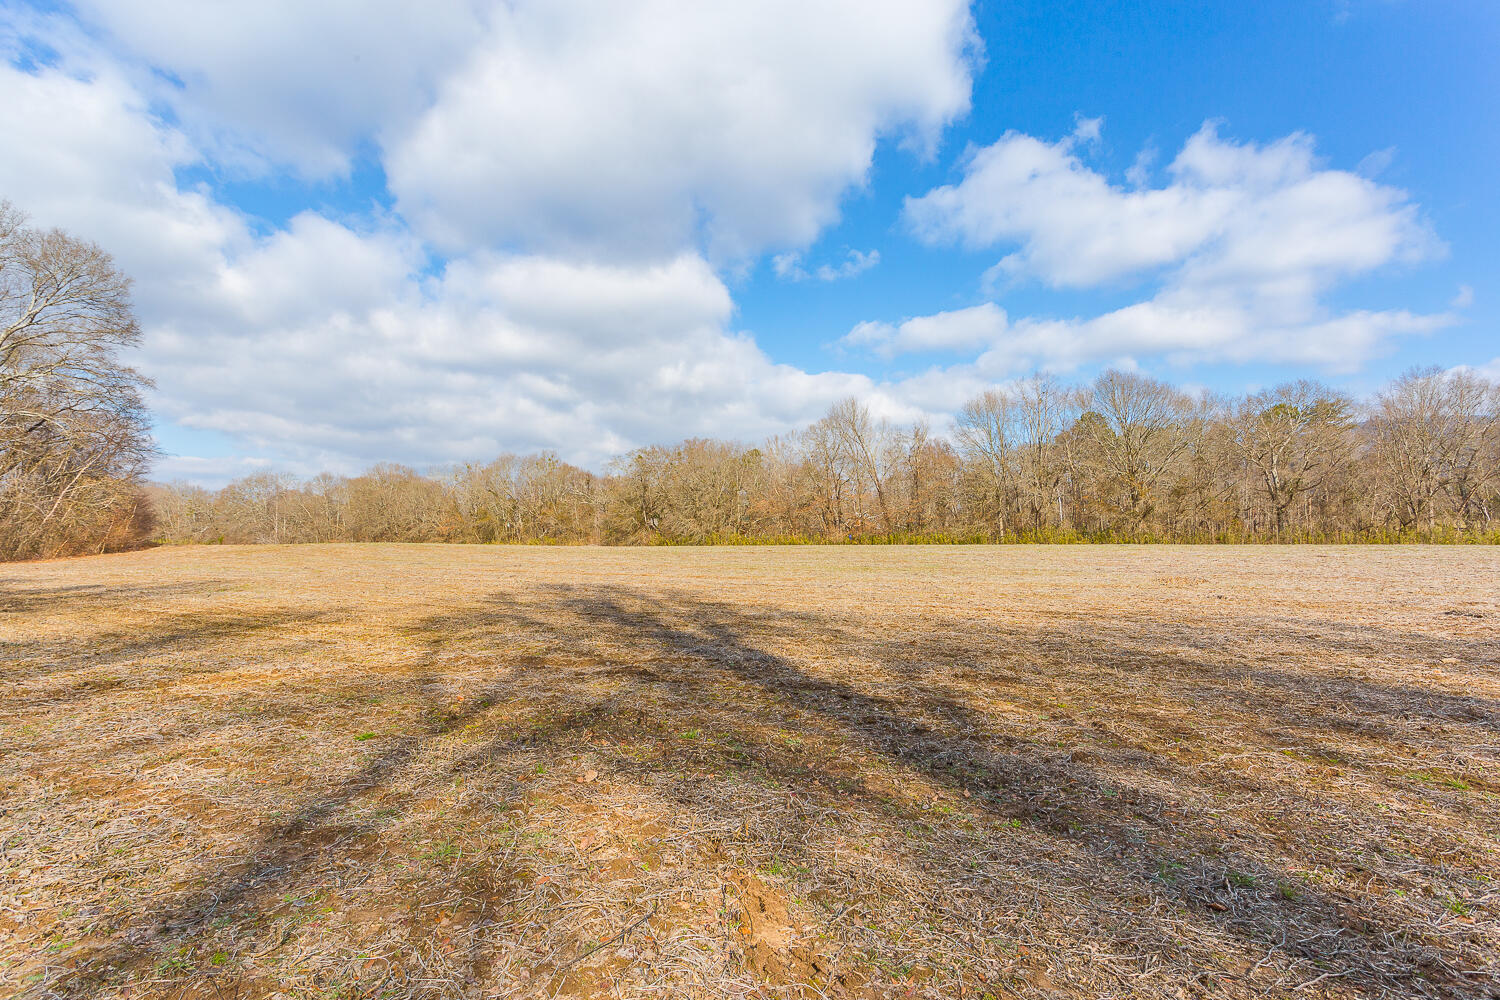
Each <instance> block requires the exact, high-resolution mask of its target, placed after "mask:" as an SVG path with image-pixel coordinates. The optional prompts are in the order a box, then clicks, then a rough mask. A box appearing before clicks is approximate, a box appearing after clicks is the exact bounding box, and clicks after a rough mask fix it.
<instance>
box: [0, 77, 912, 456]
mask: <svg viewBox="0 0 1500 1000" xmlns="http://www.w3.org/2000/svg"><path fill="white" fill-rule="evenodd" d="M0 93H3V94H5V95H6V96H7V98H14V99H7V100H4V101H0V129H3V130H4V134H6V135H8V136H10V137H12V138H13V139H14V140H15V144H14V147H13V148H14V150H15V151H16V153H17V155H14V156H8V157H3V158H0V192H4V193H5V194H6V195H7V196H9V197H11V198H12V199H13V200H14V201H15V202H16V203H17V204H18V205H22V206H24V207H25V208H26V209H28V210H29V211H30V212H31V214H32V217H33V219H34V221H35V222H36V223H38V224H41V225H47V226H50V225H61V226H63V227H65V228H67V229H69V230H70V231H72V232H74V233H76V234H79V235H83V236H87V237H89V238H92V239H96V240H98V241H99V242H101V243H102V244H104V245H105V246H107V247H108V248H109V249H110V250H111V251H113V252H114V253H115V255H116V257H117V259H118V260H119V262H120V263H121V265H122V267H124V269H125V270H126V271H127V272H129V273H131V274H133V275H136V276H137V277H138V279H139V280H138V282H137V285H136V288H137V298H138V311H139V313H140V315H141V319H142V323H143V327H144V332H145V343H144V346H143V350H142V352H141V356H140V359H139V360H140V364H141V367H142V368H144V369H145V370H146V371H147V373H148V374H150V375H152V376H153V377H155V379H156V380H157V383H158V389H157V391H156V392H155V394H154V397H153V406H154V408H155V410H156V411H157V413H158V414H159V415H161V416H162V417H164V418H166V419H168V420H170V421H172V422H174V423H176V424H178V425H180V426H182V427H186V428H190V429H195V430H203V431H214V432H220V433H223V434H226V435H228V436H229V438H230V439H231V440H232V441H233V442H234V445H235V448H236V450H237V452H239V454H237V455H235V456H232V457H221V458H203V457H195V456H192V455H174V456H169V457H168V458H167V459H166V460H164V462H163V463H162V466H161V468H160V470H159V474H160V475H161V476H163V477H166V478H174V477H187V478H192V479H195V480H198V481H208V482H217V481H221V480H222V479H223V478H225V477H226V476H228V475H231V474H240V473H242V472H246V471H254V470H257V469H262V468H266V467H268V465H269V464H274V465H275V466H276V467H279V468H285V469H289V470H291V471H294V472H299V473H310V472H313V471H316V470H318V469H321V468H330V469H336V470H343V471H353V470H356V469H358V468H361V467H363V466H364V465H367V464H369V463H372V462H375V461H381V460H396V461H405V462H410V463H413V464H417V465H426V464H429V463H439V462H448V461H459V460H473V459H482V458H485V457H488V456H491V455H493V454H496V453H498V452H500V451H502V450H531V449H539V448H551V449H556V450H557V451H559V452H561V453H562V454H563V455H564V456H565V457H567V458H569V459H571V460H574V461H579V462H584V463H587V464H591V465H594V466H597V465H599V464H600V463H602V462H603V461H604V460H605V459H607V458H608V457H610V456H612V455H614V454H617V453H618V452H620V451H622V450H626V449H628V448H630V447H634V446H637V445H640V444H645V443H650V442H656V441H673V440H678V439H680V438H682V437H684V436H689V435H713V436H720V437H731V438H748V439H751V440H754V439H758V438H759V437H761V436H763V435H766V434H770V433H779V432H782V431H785V430H787V429H789V428H791V427H794V426H797V425H800V424H803V423H806V422H808V421H810V420H812V419H815V418H816V417H817V416H818V415H820V414H821V413H822V412H823V411H824V410H825V409H826V407H827V406H828V405H829V404H830V403H831V402H833V401H834V400H836V399H838V398H841V397H843V396H846V395H850V394H858V395H860V396H862V397H864V398H866V399H868V400H870V402H871V403H872V405H874V406H876V407H878V408H879V409H880V410H881V412H885V413H889V414H892V415H896V416H900V417H902V418H910V417H912V416H915V415H919V414H922V413H924V412H925V411H923V410H922V409H921V408H920V407H918V406H917V405H915V404H914V403H912V402H910V401H909V400H907V399H906V397H905V396H904V395H903V392H902V390H901V388H900V387H899V386H883V385H878V384H876V383H875V382H874V381H872V380H871V379H870V378H868V377H866V376H864V375H858V374H850V373H841V372H828V373H810V372H807V371H803V370H801V369H798V368H795V367H793V366H789V365H783V364H777V363H775V362H774V361H772V360H771V359H770V358H768V357H767V356H766V354H765V353H764V352H763V351H762V350H761V349H760V348H759V347H758V346H757V345H756V344H755V342H754V341H753V340H752V339H751V338H749V337H748V336H745V335H742V334H739V333H736V332H735V331H734V330H733V328H732V326H731V321H732V316H733V312H734V304H733V301H732V299H731V296H730V293H729V290H728V289H727V288H726V286H725V285H724V282H723V280H722V279H721V278H720V277H719V275H718V274H717V273H716V272H715V270H714V268H713V267H712V266H711V265H710V264H709V262H708V261H707V260H706V259H705V258H704V257H703V256H702V255H701V254H700V253H698V252H696V251H691V250H687V251H682V252H679V253H677V254H675V255H673V256H671V257H667V258H663V259H656V260H648V261H643V262H620V263H600V262H589V261H586V260H580V259H572V258H566V257H559V256H553V255H542V254H535V253H520V252H510V253H506V252H477V253H474V254H470V255H467V256H465V257H462V258H459V259H455V260H453V261H450V262H449V263H448V264H447V265H446V267H444V268H442V269H441V271H440V273H438V274H436V275H434V274H433V273H432V272H431V268H430V265H429V260H428V258H427V256H426V254H425V253H424V252H423V250H422V248H421V246H420V245H419V243H418V242H417V241H416V240H415V239H414V238H413V237H412V235H411V234H410V233H409V232H407V231H406V230H405V228H404V227H402V226H401V225H400V223H399V220H396V219H384V220H381V219H377V220H375V221H374V222H372V223H371V224H369V226H368V227H366V228H362V229H356V228H352V227H351V226H350V225H348V224H345V223H342V222H338V221H335V220H332V219H329V218H326V217H323V216H321V215H318V214H315V213H303V214H301V215H298V216H296V217H295V218H293V219H292V220H291V221H290V222H289V223H288V224H287V225H286V226H285V227H284V228H282V229H279V230H276V231H274V232H272V233H270V234H269V235H266V236H257V235H255V234H254V233H253V232H252V230H251V229H250V227H249V225H248V222H247V220H246V219H245V218H243V217H242V216H240V215H239V214H237V213H235V212H233V211H230V210H228V209H226V208H224V207H223V206H220V205H217V204H216V203H214V202H213V201H212V199H211V198H209V197H208V195H207V194H206V193H204V192H201V191H181V190H179V189H178V188H177V186H176V184H175V181H174V179H173V171H174V169H176V168H179V167H181V166H184V165H190V164H193V163H195V162H198V153H197V152H196V150H195V149H194V148H193V147H192V145H191V144H190V143H189V142H188V141H187V140H186V138H185V136H184V135H183V134H182V133H181V132H179V131H177V130H175V129H173V128H170V127H168V126H165V125H163V124H162V123H160V122H158V121H155V120H154V119H153V118H152V117H151V116H150V114H149V113H148V110H147V107H146V101H145V100H144V98H143V97H142V96H141V94H140V93H139V92H138V91H137V90H135V89H134V87H133V85H132V84H131V83H130V82H129V81H128V80H126V79H125V78H123V77H121V76H118V75H97V76H95V77H94V78H93V79H91V80H87V81H85V80H80V79H76V78H74V77H72V76H70V75H68V74H67V73H64V72H61V71H59V70H55V69H42V70H39V71H37V72H35V73H27V72H23V71H21V70H18V69H15V68H14V67H11V66H8V65H4V66H0ZM80 122H82V123H84V124H86V126H87V127H84V128H80V127H78V125H79V123H80ZM855 259H856V260H859V261H863V260H864V258H863V257H858V258H855Z"/></svg>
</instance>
